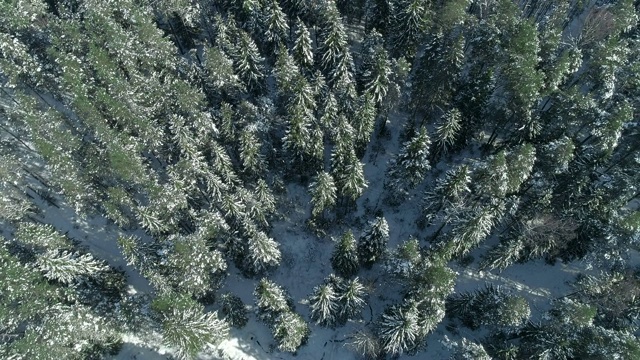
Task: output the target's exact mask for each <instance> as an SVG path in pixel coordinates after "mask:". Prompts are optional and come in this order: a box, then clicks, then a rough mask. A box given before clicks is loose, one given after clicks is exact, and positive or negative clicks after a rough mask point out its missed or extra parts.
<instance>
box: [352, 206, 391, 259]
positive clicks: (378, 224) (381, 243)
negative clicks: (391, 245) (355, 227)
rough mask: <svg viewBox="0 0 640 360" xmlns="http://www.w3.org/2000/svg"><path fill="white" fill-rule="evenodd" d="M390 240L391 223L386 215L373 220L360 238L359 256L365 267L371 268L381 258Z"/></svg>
mask: <svg viewBox="0 0 640 360" xmlns="http://www.w3.org/2000/svg"><path fill="white" fill-rule="evenodd" d="M388 241H389V225H388V224H387V220H386V219H385V218H384V217H381V216H380V217H377V218H375V220H372V221H371V222H370V223H369V225H368V226H367V228H366V229H365V230H364V231H363V232H362V235H361V236H360V238H359V239H358V258H359V259H360V262H361V263H362V264H363V266H364V267H366V268H370V267H371V266H372V265H373V264H374V263H376V262H378V261H380V260H381V258H382V256H383V255H384V253H385V251H386V248H387V242H388Z"/></svg>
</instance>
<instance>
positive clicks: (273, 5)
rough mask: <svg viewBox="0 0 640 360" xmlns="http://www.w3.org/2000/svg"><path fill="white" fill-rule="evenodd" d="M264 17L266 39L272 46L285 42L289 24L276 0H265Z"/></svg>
mask: <svg viewBox="0 0 640 360" xmlns="http://www.w3.org/2000/svg"><path fill="white" fill-rule="evenodd" d="M265 17H266V19H265V22H266V29H265V31H264V36H265V37H266V40H267V41H268V42H270V43H271V45H272V46H273V47H274V48H275V46H278V45H279V44H286V40H287V37H288V32H289V24H288V23H287V16H286V15H285V13H284V12H283V11H282V8H281V7H280V4H279V3H278V1H276V0H271V1H266V6H265Z"/></svg>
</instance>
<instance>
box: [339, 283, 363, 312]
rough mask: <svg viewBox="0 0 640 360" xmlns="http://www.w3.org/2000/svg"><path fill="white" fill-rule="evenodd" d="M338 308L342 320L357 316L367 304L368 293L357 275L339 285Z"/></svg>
mask: <svg viewBox="0 0 640 360" xmlns="http://www.w3.org/2000/svg"><path fill="white" fill-rule="evenodd" d="M337 293H338V310H339V317H340V320H341V321H344V320H348V319H353V318H355V317H356V316H357V315H358V314H360V312H361V311H362V309H363V308H364V305H365V304H366V301H365V296H366V295H367V292H366V289H365V287H364V285H363V284H362V283H361V282H360V280H359V279H358V278H357V277H356V278H354V279H351V280H344V281H342V282H340V283H339V284H338V285H337Z"/></svg>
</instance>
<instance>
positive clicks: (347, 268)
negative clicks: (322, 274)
mask: <svg viewBox="0 0 640 360" xmlns="http://www.w3.org/2000/svg"><path fill="white" fill-rule="evenodd" d="M331 267H332V268H333V270H334V271H335V272H336V273H338V274H339V275H341V276H343V277H345V278H349V277H351V276H353V275H355V274H357V273H358V269H359V268H360V262H359V261H358V249H357V244H356V239H355V237H354V236H353V233H352V232H351V230H347V231H346V232H345V233H344V234H342V236H341V237H340V239H339V240H338V242H336V245H335V248H334V249H333V253H332V254H331Z"/></svg>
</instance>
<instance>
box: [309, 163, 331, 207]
mask: <svg viewBox="0 0 640 360" xmlns="http://www.w3.org/2000/svg"><path fill="white" fill-rule="evenodd" d="M309 192H310V193H311V204H312V205H313V209H312V210H311V215H312V216H313V217H318V215H320V214H322V212H323V211H324V210H325V209H327V208H328V207H331V206H333V205H334V204H335V202H336V192H337V189H336V185H335V182H334V181H333V177H331V174H329V173H327V172H324V171H323V172H319V173H318V175H317V176H316V178H315V181H313V182H312V183H311V184H310V185H309Z"/></svg>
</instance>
